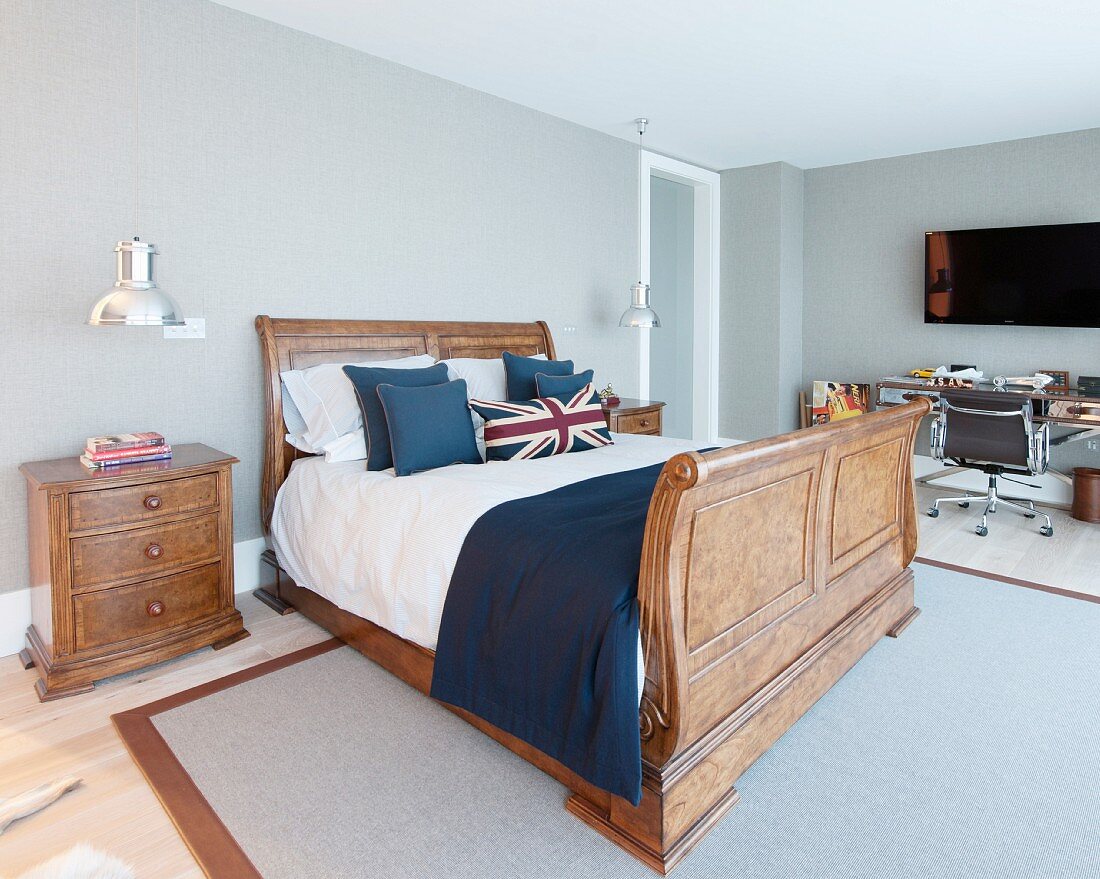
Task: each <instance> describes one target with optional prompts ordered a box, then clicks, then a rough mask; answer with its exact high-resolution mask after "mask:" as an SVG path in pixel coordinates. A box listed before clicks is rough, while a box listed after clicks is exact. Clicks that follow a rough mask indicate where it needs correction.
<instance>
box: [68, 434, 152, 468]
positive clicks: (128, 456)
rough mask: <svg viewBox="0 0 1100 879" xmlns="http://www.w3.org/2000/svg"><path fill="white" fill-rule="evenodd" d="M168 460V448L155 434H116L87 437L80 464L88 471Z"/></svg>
mask: <svg viewBox="0 0 1100 879" xmlns="http://www.w3.org/2000/svg"><path fill="white" fill-rule="evenodd" d="M171 457H172V447H171V446H170V445H168V443H167V442H165V440H164V437H163V436H161V435H160V434H159V433H119V434H113V435H111V436H92V437H88V443H87V445H86V446H85V448H84V454H83V455H81V456H80V463H81V464H83V465H84V466H85V467H87V468H89V469H91V470H98V469H99V468H101V467H113V466H116V465H118V464H137V463H140V462H143V461H164V460H167V459H168V458H171Z"/></svg>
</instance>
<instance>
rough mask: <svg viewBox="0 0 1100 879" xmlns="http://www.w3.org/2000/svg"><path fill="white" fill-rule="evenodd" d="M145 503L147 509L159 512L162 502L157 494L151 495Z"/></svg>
mask: <svg viewBox="0 0 1100 879" xmlns="http://www.w3.org/2000/svg"><path fill="white" fill-rule="evenodd" d="M143 503H144V504H145V509H147V510H159V509H160V504H161V500H160V498H159V497H157V496H156V495H155V494H151V495H149V496H148V497H147V498H146V499H145V500H144V501H143Z"/></svg>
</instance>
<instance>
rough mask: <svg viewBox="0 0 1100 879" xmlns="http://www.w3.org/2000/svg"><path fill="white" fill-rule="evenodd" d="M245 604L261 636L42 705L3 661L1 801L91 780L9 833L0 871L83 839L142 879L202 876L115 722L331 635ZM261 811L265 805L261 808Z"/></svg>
mask: <svg viewBox="0 0 1100 879" xmlns="http://www.w3.org/2000/svg"><path fill="white" fill-rule="evenodd" d="M237 606H238V607H239V608H240V610H241V612H242V613H243V614H244V620H245V626H246V627H247V628H248V630H249V631H250V632H251V633H252V637H250V638H246V639H245V640H243V641H240V642H238V643H236V644H234V645H232V646H230V647H227V648H225V649H224V650H221V651H218V652H215V651H213V650H211V649H210V648H207V649H205V650H200V651H197V652H195V653H192V654H189V655H187V656H184V657H181V658H179V659H176V660H172V661H170V662H166V663H162V664H160V665H157V666H154V667H152V668H149V669H145V670H143V671H140V672H134V673H131V674H129V675H120V676H119V677H117V678H113V679H111V680H109V681H106V682H103V683H101V684H99V685H98V686H97V687H96V689H95V691H94V692H92V693H85V694H83V695H80V696H71V697H69V698H67V699H59V700H57V701H55V702H46V703H40V702H39V701H38V698H37V697H36V696H35V694H34V691H33V686H34V680H35V673H34V671H24V670H23V667H22V666H21V665H20V663H19V660H18V659H17V658H16V657H15V656H5V657H3V658H0V797H5V796H10V795H12V794H16V793H19V792H21V791H23V790H26V789H28V788H31V787H35V786H36V785H39V784H42V783H43V782H45V781H48V780H51V779H56V778H60V777H62V776H65V775H69V774H75V775H78V776H80V777H82V778H83V779H84V783H83V784H82V785H81V786H80V787H79V788H77V789H76V790H74V791H72V792H71V793H68V794H66V795H65V796H64V797H62V798H61V799H60V800H58V801H57V802H56V803H54V804H53V805H52V806H49V807H48V808H47V809H46V810H45V811H43V812H40V813H39V814H37V815H32V816H30V817H29V818H25V819H23V820H21V821H17V822H16V823H15V824H13V825H11V826H10V827H9V828H8V830H7V831H6V832H5V833H4V834H2V835H0V875H3V876H5V877H9V876H18V875H19V874H20V873H22V872H23V871H24V870H27V869H29V868H30V867H32V866H34V865H35V864H37V863H40V862H41V861H43V860H47V859H48V858H50V857H52V856H53V855H55V854H57V853H59V852H62V851H65V850H66V849H68V848H70V847H71V846H73V845H76V844H77V843H79V842H87V843H89V844H90V845H92V846H94V847H95V848H98V849H101V850H103V851H106V852H108V853H110V854H112V855H115V856H116V857H118V858H119V859H121V860H123V861H125V862H127V863H129V864H130V865H131V866H133V867H134V869H135V871H136V873H137V876H138V879H182V877H188V879H191V877H201V876H202V875H203V874H202V871H201V870H199V868H198V865H197V864H196V863H195V861H194V860H193V859H192V858H191V855H190V853H189V852H188V851H187V847H186V846H185V845H184V844H183V841H182V840H181V839H180V837H179V835H178V834H177V833H176V831H175V828H174V827H173V826H172V822H171V821H170V820H169V818H168V816H167V815H166V814H165V812H164V810H163V809H161V807H160V803H159V801H158V800H157V798H156V796H155V795H154V794H153V791H152V790H151V789H150V788H149V787H148V785H146V783H145V779H144V778H143V777H142V775H141V772H140V771H138V768H137V767H136V766H135V765H134V763H133V761H132V760H131V759H130V755H129V753H128V752H127V751H126V748H125V747H124V746H123V744H122V741H121V740H120V739H119V737H118V735H117V734H116V733H115V728H114V726H113V725H112V724H111V720H110V716H111V715H112V714H115V713H117V712H119V711H124V710H126V709H128V708H133V707H136V706H138V705H144V704H146V703H148V702H152V701H154V700H155V699H160V698H163V697H164V696H168V695H170V694H172V693H177V692H179V691H180V690H186V689H188V688H190V687H194V686H197V685H198V684H201V683H205V682H206V681H210V680H214V679H216V678H220V677H224V676H225V675H227V674H231V673H232V672H235V671H238V670H240V669H242V668H247V667H248V666H251V665H256V664H257V663H260V662H264V661H265V660H268V659H271V658H273V657H276V656H281V655H282V654H284V653H289V652H291V651H293V650H298V649H299V648H301V647H306V646H308V645H310V644H313V643H315V642H317V641H323V640H325V639H326V638H329V637H331V636H330V635H329V634H328V633H327V632H325V631H324V630H323V629H321V628H320V627H318V626H315V625H314V624H313V623H311V622H309V620H307V619H305V618H304V617H302V616H300V615H298V614H291V615H289V616H285V617H279V616H276V615H275V614H274V613H272V612H271V611H270V610H268V609H267V608H266V607H264V606H263V605H262V604H260V603H259V602H258V601H257V600H256V599H255V598H253V597H252V596H251V595H238V596H237ZM257 808H263V805H262V804H259V803H258V804H257Z"/></svg>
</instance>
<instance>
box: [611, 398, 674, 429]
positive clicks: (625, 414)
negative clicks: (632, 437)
mask: <svg viewBox="0 0 1100 879" xmlns="http://www.w3.org/2000/svg"><path fill="white" fill-rule="evenodd" d="M664 408H665V404H664V403H661V402H658V401H657V400H631V399H628V398H626V397H623V398H622V399H621V400H619V402H618V403H615V404H614V405H612V406H608V405H607V404H606V403H605V404H604V407H603V414H604V418H606V419H607V426H608V428H609V429H610V430H611V431H612V432H613V433H640V434H648V435H649V436H660V435H661V410H662V409H664Z"/></svg>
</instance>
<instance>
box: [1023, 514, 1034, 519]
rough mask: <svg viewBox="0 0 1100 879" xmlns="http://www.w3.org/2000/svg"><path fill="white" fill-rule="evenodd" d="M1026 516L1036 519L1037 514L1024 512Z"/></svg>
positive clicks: (1026, 517)
mask: <svg viewBox="0 0 1100 879" xmlns="http://www.w3.org/2000/svg"><path fill="white" fill-rule="evenodd" d="M1024 518H1025V519H1034V518H1035V514H1034V513H1024Z"/></svg>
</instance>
